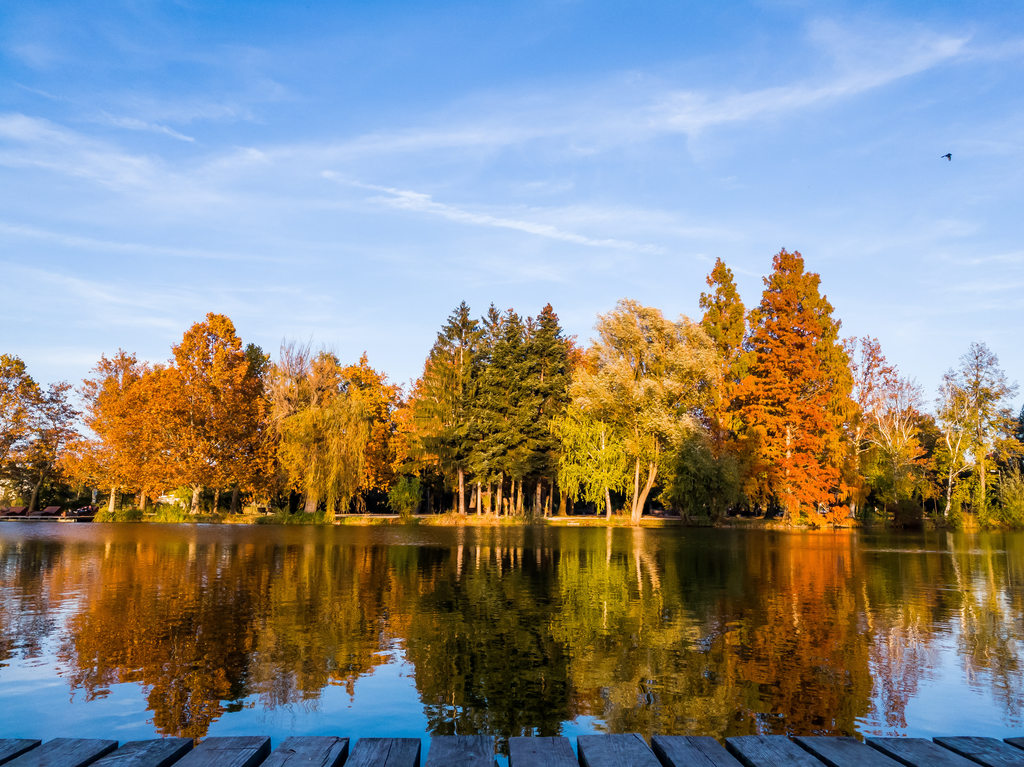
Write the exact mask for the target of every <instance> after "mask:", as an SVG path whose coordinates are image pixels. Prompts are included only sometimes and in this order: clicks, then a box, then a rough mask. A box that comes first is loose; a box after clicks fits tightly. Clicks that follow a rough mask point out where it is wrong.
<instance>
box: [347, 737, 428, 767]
mask: <svg viewBox="0 0 1024 767" xmlns="http://www.w3.org/2000/svg"><path fill="white" fill-rule="evenodd" d="M345 767H420V739H419V738H360V739H359V740H358V742H357V743H356V745H355V747H354V748H353V749H352V753H351V754H349V757H348V761H347V762H345Z"/></svg>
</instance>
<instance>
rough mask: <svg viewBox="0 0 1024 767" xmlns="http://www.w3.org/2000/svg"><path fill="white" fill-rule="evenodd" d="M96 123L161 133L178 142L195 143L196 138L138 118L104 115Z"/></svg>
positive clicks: (99, 116)
mask: <svg viewBox="0 0 1024 767" xmlns="http://www.w3.org/2000/svg"><path fill="white" fill-rule="evenodd" d="M93 121H94V122H97V123H101V124H103V125H109V126H111V127H114V128H123V129H125V130H133V131H146V132H148V133H160V134H163V135H164V136H170V137H171V138H173V139H177V140H178V141H188V142H194V141H195V138H194V137H192V136H187V135H185V134H184V133H179V132H178V131H176V130H174V128H169V127H168V126H166V125H160V124H159V123H153V122H147V121H145V120H140V119H138V118H137V117H117V116H115V115H111V114H107V113H105V112H104V113H102V114H100V115H98V116H97V117H95V118H94V119H93Z"/></svg>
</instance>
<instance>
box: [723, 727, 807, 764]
mask: <svg viewBox="0 0 1024 767" xmlns="http://www.w3.org/2000/svg"><path fill="white" fill-rule="evenodd" d="M725 746H726V748H728V749H729V751H731V752H732V754H733V755H734V756H735V757H736V758H737V759H739V760H740V761H741V762H743V764H745V765H746V766H747V767H776V766H777V765H778V766H779V767H781V766H782V765H785V766H786V767H821V762H820V761H819V760H818V759H816V758H815V757H813V756H811V755H810V754H809V753H807V752H806V751H804V750H803V749H802V748H800V746H798V745H797V744H796V743H794V742H793V741H791V740H790V739H789V738H787V737H786V736H785V735H740V736H738V737H735V738H729V739H728V740H727V741H726V742H725Z"/></svg>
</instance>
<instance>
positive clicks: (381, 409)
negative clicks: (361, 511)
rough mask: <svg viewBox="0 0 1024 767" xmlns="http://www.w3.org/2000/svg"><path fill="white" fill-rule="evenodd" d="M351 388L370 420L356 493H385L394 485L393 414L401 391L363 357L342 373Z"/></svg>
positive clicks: (394, 439)
mask: <svg viewBox="0 0 1024 767" xmlns="http://www.w3.org/2000/svg"><path fill="white" fill-rule="evenodd" d="M341 374H342V376H343V377H344V378H345V380H346V381H348V385H349V387H350V388H354V389H355V390H357V391H358V392H359V395H360V399H361V400H362V403H363V405H364V407H365V415H366V417H367V418H368V419H369V435H368V438H367V443H366V453H365V455H364V458H363V474H362V477H361V478H360V481H359V491H360V492H361V493H362V494H363V495H365V494H366V493H367V492H372V491H377V492H384V491H386V490H387V489H388V487H390V486H391V485H392V483H393V482H394V481H395V456H396V452H397V447H396V442H397V433H396V432H397V425H396V423H395V419H394V413H395V411H396V410H397V409H398V408H399V406H400V405H401V402H402V399H401V389H400V388H399V387H398V386H395V385H393V384H389V383H388V379H387V376H385V375H383V374H381V373H379V372H377V371H376V370H374V369H373V368H372V367H370V364H369V361H368V360H367V358H366V354H365V353H364V354H363V356H362V357H360V358H359V363H358V364H356V365H348V366H346V367H345V368H343V369H342V371H341Z"/></svg>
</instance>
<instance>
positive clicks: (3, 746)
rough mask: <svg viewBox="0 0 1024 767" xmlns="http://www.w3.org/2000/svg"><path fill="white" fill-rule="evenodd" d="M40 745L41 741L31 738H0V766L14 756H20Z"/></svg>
mask: <svg viewBox="0 0 1024 767" xmlns="http://www.w3.org/2000/svg"><path fill="white" fill-rule="evenodd" d="M40 743H42V741H41V740H32V739H31V738H2V739H0V764H3V763H4V762H9V761H11V759H13V758H14V757H16V756H21V755H22V754H24V753H25V752H26V751H30V750H32V749H33V748H35V747H36V746H38V745H39V744H40Z"/></svg>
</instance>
